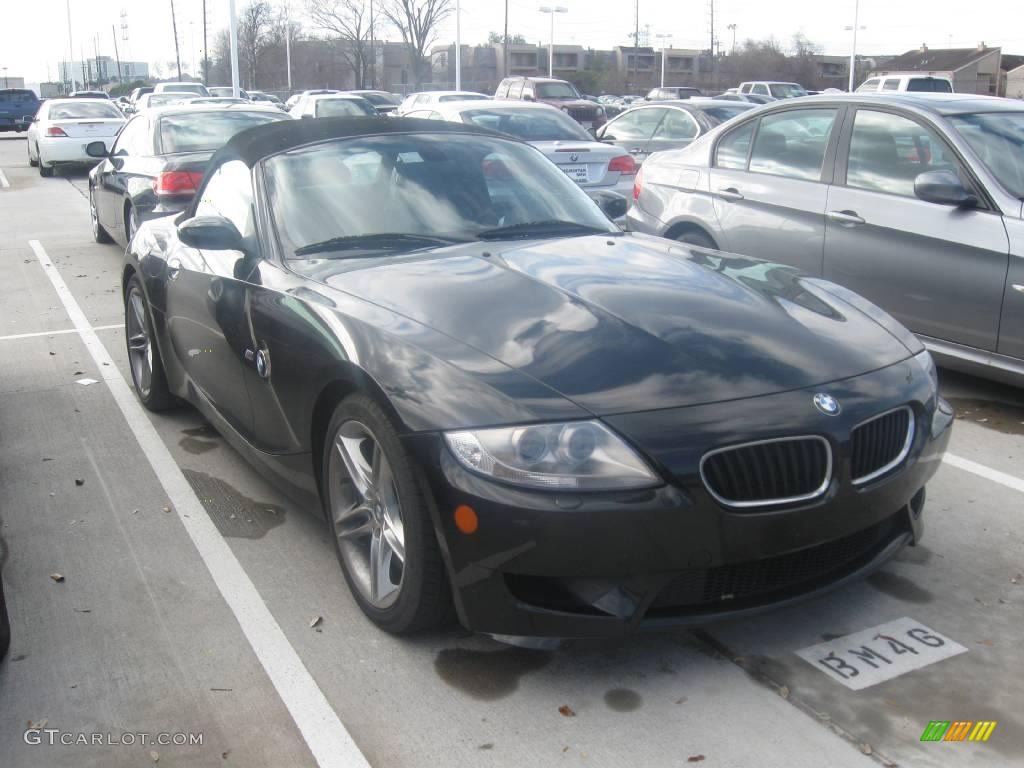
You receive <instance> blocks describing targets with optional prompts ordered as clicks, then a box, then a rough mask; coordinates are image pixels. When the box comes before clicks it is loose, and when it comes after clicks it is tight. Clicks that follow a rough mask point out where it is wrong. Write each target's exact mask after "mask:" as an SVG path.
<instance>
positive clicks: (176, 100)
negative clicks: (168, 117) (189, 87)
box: [146, 93, 194, 107]
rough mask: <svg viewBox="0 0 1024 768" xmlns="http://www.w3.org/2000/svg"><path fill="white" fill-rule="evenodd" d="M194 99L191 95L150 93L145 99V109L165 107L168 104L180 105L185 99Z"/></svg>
mask: <svg viewBox="0 0 1024 768" xmlns="http://www.w3.org/2000/svg"><path fill="white" fill-rule="evenodd" d="M191 98H194V97H193V95H192V94H191V93H151V94H149V97H148V98H147V99H146V106H147V107H166V106H167V105H168V104H180V103H181V102H182V101H184V100H185V99H191Z"/></svg>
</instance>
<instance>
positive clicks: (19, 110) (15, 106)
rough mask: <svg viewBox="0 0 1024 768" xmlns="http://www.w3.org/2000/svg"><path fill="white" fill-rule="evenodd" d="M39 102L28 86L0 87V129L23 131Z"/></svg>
mask: <svg viewBox="0 0 1024 768" xmlns="http://www.w3.org/2000/svg"><path fill="white" fill-rule="evenodd" d="M41 103H42V102H41V101H40V100H39V97H38V96H36V94H35V91H32V90H30V89H28V88H0V131H24V130H25V129H26V128H28V122H26V120H25V118H26V117H27V116H28V117H31V116H34V115H35V113H36V110H38V109H39V105H40V104H41Z"/></svg>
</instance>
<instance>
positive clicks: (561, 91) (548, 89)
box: [536, 83, 580, 99]
mask: <svg viewBox="0 0 1024 768" xmlns="http://www.w3.org/2000/svg"><path fill="white" fill-rule="evenodd" d="M536 88H537V98H539V99H578V98H580V95H579V94H578V93H576V89H575V88H573V87H572V86H571V85H569V83H537V86H536Z"/></svg>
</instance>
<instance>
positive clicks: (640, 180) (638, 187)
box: [633, 166, 644, 202]
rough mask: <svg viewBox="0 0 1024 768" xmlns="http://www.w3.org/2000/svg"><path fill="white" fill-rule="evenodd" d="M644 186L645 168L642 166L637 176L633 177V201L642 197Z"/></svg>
mask: <svg viewBox="0 0 1024 768" xmlns="http://www.w3.org/2000/svg"><path fill="white" fill-rule="evenodd" d="M643 188H644V168H643V166H640V170H639V171H637V172H636V178H635V179H633V201H634V202H636V201H637V200H639V199H640V193H641V192H642V191H643Z"/></svg>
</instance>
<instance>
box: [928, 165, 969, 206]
mask: <svg viewBox="0 0 1024 768" xmlns="http://www.w3.org/2000/svg"><path fill="white" fill-rule="evenodd" d="M914 194H915V195H917V197H918V198H920V199H921V200H924V201H925V202H927V203H937V204H939V205H953V206H956V207H957V208H970V207H973V206H975V205H977V204H978V198H977V197H975V196H974V195H972V194H971V193H970V192H968V191H967V188H966V187H965V186H964V184H963V182H962V181H960V177H959V176H958V175H957V174H956V173H954V172H953V171H925V172H924V173H921V174H918V176H917V178H915V179H914Z"/></svg>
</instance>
